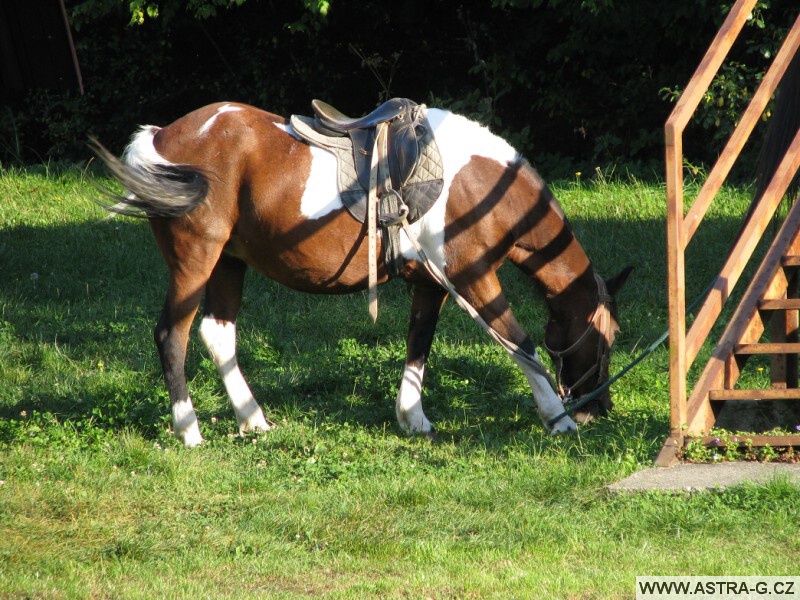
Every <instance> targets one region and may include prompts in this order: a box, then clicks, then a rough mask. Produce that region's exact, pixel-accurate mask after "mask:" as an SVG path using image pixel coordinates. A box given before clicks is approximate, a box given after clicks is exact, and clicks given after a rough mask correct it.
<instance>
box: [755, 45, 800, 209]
mask: <svg viewBox="0 0 800 600" xmlns="http://www.w3.org/2000/svg"><path fill="white" fill-rule="evenodd" d="M798 128H800V53H798V54H797V55H795V57H794V59H793V60H792V62H791V63H790V64H789V67H788V68H787V69H786V73H785V74H784V76H783V81H781V87H780V89H779V91H778V97H777V98H776V100H775V109H774V110H773V112H772V117H771V118H770V120H769V125H768V126H767V131H766V133H765V134H764V144H763V146H762V147H761V152H760V154H759V156H758V162H757V164H756V187H755V193H754V194H753V202H752V204H751V205H750V210H749V212H748V214H747V216H748V217H749V216H750V213H752V212H753V209H754V207H755V205H756V203H757V202H758V201H759V200H760V199H761V196H762V195H763V194H764V192H765V191H766V189H767V186H769V182H770V181H771V180H772V177H773V176H774V175H775V171H777V170H778V165H779V164H780V162H781V160H782V159H783V156H784V155H785V154H786V151H787V150H788V149H789V144H791V143H792V140H793V139H794V136H795V135H796V134H797V130H798ZM797 190H798V178H797V177H795V178H794V181H793V182H792V184H791V186H790V187H789V191H788V192H787V193H788V194H789V196H790V197H792V196H794V195H795V193H796V192H797Z"/></svg>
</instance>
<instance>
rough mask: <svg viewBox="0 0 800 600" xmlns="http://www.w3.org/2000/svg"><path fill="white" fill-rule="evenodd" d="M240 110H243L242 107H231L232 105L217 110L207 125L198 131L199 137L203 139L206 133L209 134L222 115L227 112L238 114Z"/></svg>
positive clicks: (225, 105)
mask: <svg viewBox="0 0 800 600" xmlns="http://www.w3.org/2000/svg"><path fill="white" fill-rule="evenodd" d="M240 110H242V107H241V106H231V105H230V104H223V105H222V106H220V107H219V108H218V109H217V112H215V113H214V114H213V115H212V116H211V117H210V118H209V119H208V120H207V121H206V122H205V123H203V125H202V126H201V127H200V129H199V130H198V131H197V137H203V136H204V135H205V134H206V133H208V131H209V130H210V129H211V127H212V126H213V125H214V122H215V121H216V120H217V117H219V116H220V115H221V114H224V113H227V112H237V111H240Z"/></svg>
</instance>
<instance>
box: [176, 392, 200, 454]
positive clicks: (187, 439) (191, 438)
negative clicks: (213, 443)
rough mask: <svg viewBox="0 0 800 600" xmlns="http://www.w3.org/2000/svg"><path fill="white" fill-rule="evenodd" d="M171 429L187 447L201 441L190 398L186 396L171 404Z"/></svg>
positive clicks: (197, 444)
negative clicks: (184, 398)
mask: <svg viewBox="0 0 800 600" xmlns="http://www.w3.org/2000/svg"><path fill="white" fill-rule="evenodd" d="M172 429H173V433H174V434H175V437H176V438H178V439H179V440H181V441H182V442H183V445H184V446H186V447H187V448H192V447H194V446H199V445H200V444H202V443H203V436H202V435H201V434H200V427H199V426H198V424H197V415H196V414H195V413H194V405H193V404H192V399H191V398H188V397H187V398H186V400H179V401H178V402H176V403H175V404H173V405H172Z"/></svg>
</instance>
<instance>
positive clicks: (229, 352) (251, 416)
mask: <svg viewBox="0 0 800 600" xmlns="http://www.w3.org/2000/svg"><path fill="white" fill-rule="evenodd" d="M200 338H201V339H202V340H203V343H205V345H206V348H208V352H209V354H211V360H213V361H214V365H215V366H216V367H217V372H219V374H220V376H221V377H222V381H223V383H224V384H225V389H226V390H227V392H228V397H229V398H230V401H231V406H233V412H234V413H235V414H236V421H237V422H238V423H239V433H246V432H248V431H268V430H270V429H271V427H270V425H269V423H267V420H266V419H265V418H264V413H263V412H262V411H261V407H260V406H259V405H258V403H257V402H256V399H255V398H254V397H253V393H252V392H251V391H250V387H249V386H248V385H247V382H246V381H245V380H244V376H243V375H242V372H241V370H240V369H239V362H238V360H237V359H236V324H235V323H232V322H230V321H218V320H217V319H215V318H214V317H213V316H209V317H204V318H203V320H202V321H201V323H200Z"/></svg>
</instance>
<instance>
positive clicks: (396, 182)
mask: <svg viewBox="0 0 800 600" xmlns="http://www.w3.org/2000/svg"><path fill="white" fill-rule="evenodd" d="M311 107H312V109H313V111H314V116H313V117H305V116H301V115H292V117H291V119H290V122H291V125H292V128H293V129H294V131H295V133H296V134H297V135H298V136H299V137H300V138H302V139H303V140H305V141H306V142H308V143H309V144H311V145H313V146H317V147H319V148H323V149H324V150H327V151H328V152H331V153H332V154H333V155H334V156H335V157H336V159H337V164H338V168H337V174H338V186H339V195H340V196H341V198H342V201H343V203H344V205H345V207H346V208H347V210H348V211H349V212H350V214H351V215H352V216H353V217H354V218H355V219H356V220H358V221H359V222H361V223H364V222H365V220H366V218H367V197H368V194H369V189H370V176H371V171H372V166H373V152H375V150H376V141H377V139H376V138H377V131H378V128H379V126H383V125H385V128H386V134H385V135H386V147H387V151H386V157H385V162H386V163H387V164H388V171H389V177H388V178H381V177H379V182H378V190H377V194H378V199H379V201H378V223H379V224H380V226H381V228H382V229H383V231H384V234H385V235H384V258H385V259H386V261H385V262H386V266H387V269H388V270H389V274H390V275H397V273H399V270H400V268H401V267H402V264H401V261H400V259H399V249H398V243H399V234H398V227H397V222H398V219H400V218H401V217H402V216H405V218H406V219H407V220H408V222H409V223H413V222H414V221H416V220H418V219H419V218H421V217H422V216H423V215H424V214H425V213H426V212H427V211H428V210H429V209H430V207H431V206H433V203H434V202H435V201H436V199H437V198H438V197H439V195H440V194H441V192H442V188H443V187H444V178H443V177H444V168H443V166H442V160H441V157H440V155H439V149H438V147H437V146H436V141H435V140H434V139H433V133H432V131H431V128H430V125H429V124H428V121H427V119H426V118H425V106H424V105H418V104H416V103H415V102H413V101H411V100H408V99H406V98H394V99H392V100H388V101H387V102H384V103H383V104H381V105H380V106H379V107H378V108H376V109H375V110H374V111H372V112H371V113H369V114H367V115H366V116H363V117H359V118H351V117H348V116H346V115H344V114H342V113H341V112H340V111H339V110H337V109H335V108H334V107H332V106H331V105H329V104H327V103H325V102H322V101H320V100H313V101H312V103H311ZM393 225H394V227H393ZM392 228H393V229H394V231H392Z"/></svg>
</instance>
